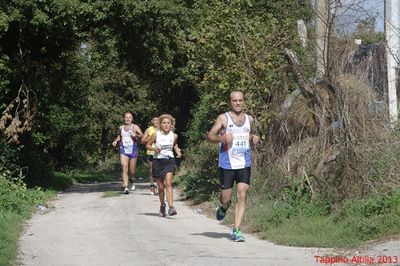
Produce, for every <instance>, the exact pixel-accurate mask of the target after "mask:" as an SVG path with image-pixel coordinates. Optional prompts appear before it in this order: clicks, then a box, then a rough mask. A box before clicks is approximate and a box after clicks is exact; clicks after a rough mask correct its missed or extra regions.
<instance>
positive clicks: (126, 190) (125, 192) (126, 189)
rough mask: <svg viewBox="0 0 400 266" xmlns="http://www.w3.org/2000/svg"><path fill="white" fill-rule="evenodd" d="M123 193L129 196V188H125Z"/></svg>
mask: <svg viewBox="0 0 400 266" xmlns="http://www.w3.org/2000/svg"><path fill="white" fill-rule="evenodd" d="M123 193H124V194H125V195H128V194H129V188H128V187H124V190H123Z"/></svg>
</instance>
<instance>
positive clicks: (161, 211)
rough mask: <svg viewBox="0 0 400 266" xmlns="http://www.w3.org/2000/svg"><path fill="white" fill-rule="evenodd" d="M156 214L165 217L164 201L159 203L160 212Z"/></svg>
mask: <svg viewBox="0 0 400 266" xmlns="http://www.w3.org/2000/svg"><path fill="white" fill-rule="evenodd" d="M158 215H159V216H160V217H165V216H167V215H166V214H165V203H164V204H161V206H160V212H159V213H158Z"/></svg>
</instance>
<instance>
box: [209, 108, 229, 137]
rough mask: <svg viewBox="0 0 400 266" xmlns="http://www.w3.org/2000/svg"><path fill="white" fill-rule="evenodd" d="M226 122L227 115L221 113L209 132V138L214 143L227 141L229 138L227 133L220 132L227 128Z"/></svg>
mask: <svg viewBox="0 0 400 266" xmlns="http://www.w3.org/2000/svg"><path fill="white" fill-rule="evenodd" d="M226 123H227V121H226V116H225V115H224V114H221V115H219V116H218V118H217V120H216V121H215V123H214V125H213V126H212V128H211V130H210V131H209V132H208V134H207V140H208V141H209V142H213V143H218V142H226V141H227V140H226V136H225V134H222V135H221V134H220V132H221V130H222V129H225V127H226Z"/></svg>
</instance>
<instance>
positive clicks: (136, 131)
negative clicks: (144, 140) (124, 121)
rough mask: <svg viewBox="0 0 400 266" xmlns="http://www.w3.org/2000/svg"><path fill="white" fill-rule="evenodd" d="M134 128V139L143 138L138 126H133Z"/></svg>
mask: <svg viewBox="0 0 400 266" xmlns="http://www.w3.org/2000/svg"><path fill="white" fill-rule="evenodd" d="M134 128H135V135H136V137H137V138H139V139H140V138H141V137H143V132H142V130H141V129H140V127H139V126H138V125H134Z"/></svg>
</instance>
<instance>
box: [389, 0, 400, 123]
mask: <svg viewBox="0 0 400 266" xmlns="http://www.w3.org/2000/svg"><path fill="white" fill-rule="evenodd" d="M399 8H400V6H399V3H398V0H385V40H386V61H387V83H388V104H389V118H390V124H391V126H392V127H395V126H396V125H397V90H396V87H397V82H396V79H397V75H396V72H397V66H398V63H397V62H398V56H399V49H400V35H399V26H400V23H399V19H400V18H399Z"/></svg>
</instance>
